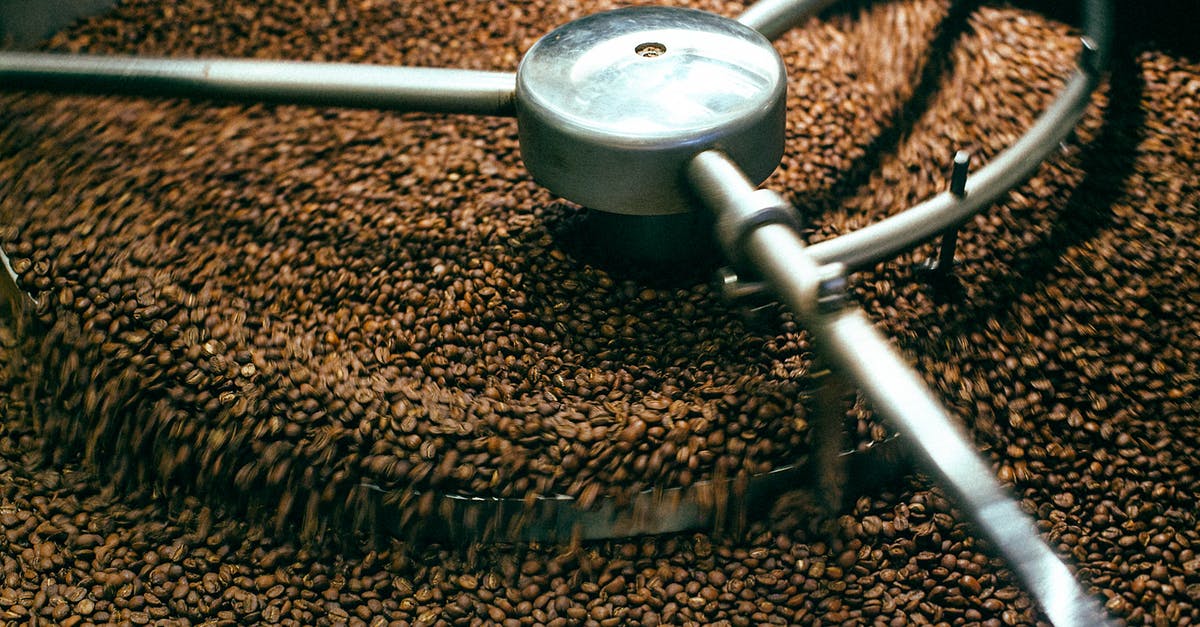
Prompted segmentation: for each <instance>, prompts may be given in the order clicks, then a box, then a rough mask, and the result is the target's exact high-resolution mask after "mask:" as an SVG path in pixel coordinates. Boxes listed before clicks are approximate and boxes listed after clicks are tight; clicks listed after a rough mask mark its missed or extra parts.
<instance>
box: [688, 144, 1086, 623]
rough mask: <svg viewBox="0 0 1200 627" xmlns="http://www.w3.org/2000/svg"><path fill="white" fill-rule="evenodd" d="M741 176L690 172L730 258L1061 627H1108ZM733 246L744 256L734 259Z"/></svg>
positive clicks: (718, 164) (933, 404)
mask: <svg viewBox="0 0 1200 627" xmlns="http://www.w3.org/2000/svg"><path fill="white" fill-rule="evenodd" d="M736 169H737V167H736V164H734V163H733V162H732V161H730V160H729V159H728V158H727V157H725V156H724V155H722V154H721V153H718V152H715V151H709V152H706V153H704V154H702V155H701V156H699V157H697V158H696V159H695V160H693V161H692V162H691V164H690V165H689V167H688V171H687V175H688V179H689V181H690V182H691V183H692V184H693V187H694V188H695V190H696V191H697V194H698V195H699V197H700V199H701V200H702V201H703V202H704V203H705V205H706V206H708V207H709V209H710V210H712V211H714V212H715V213H716V214H717V215H716V221H717V224H718V225H721V224H724V225H725V226H723V227H719V228H723V229H724V230H726V231H727V232H732V233H737V232H741V231H742V230H743V228H744V229H745V230H746V233H745V235H743V236H741V237H737V238H730V237H720V238H719V239H721V241H722V244H723V245H725V246H726V247H727V248H726V251H725V252H726V254H728V255H729V256H731V257H734V258H738V259H742V260H743V261H744V262H745V263H748V264H749V265H752V266H753V267H754V268H756V269H757V270H758V271H759V272H761V273H762V276H763V277H764V279H765V280H766V282H767V284H769V285H770V286H771V287H772V289H773V291H774V292H775V294H776V295H777V296H778V297H779V298H780V300H782V301H783V302H784V303H785V304H787V305H788V306H789V307H791V308H792V310H793V311H795V312H796V313H797V314H798V315H799V316H800V319H801V321H802V322H803V323H804V324H805V326H806V327H808V328H809V329H810V330H811V331H812V332H813V334H814V337H815V338H816V342H815V343H814V344H815V346H816V347H817V350H818V351H819V354H820V355H821V356H822V357H823V358H825V359H828V360H829V361H830V362H831V363H832V364H833V365H834V366H836V367H837V368H839V369H840V370H841V371H842V372H843V373H845V374H846V375H847V376H848V377H849V378H850V379H851V380H853V381H854V382H855V383H856V384H857V385H858V386H859V387H860V388H861V389H862V391H863V393H864V395H866V397H867V398H868V399H869V400H870V401H871V403H872V404H873V406H874V407H875V409H876V411H878V412H879V413H880V414H882V415H883V416H884V417H885V418H887V419H888V420H889V421H891V422H892V424H894V425H896V426H897V427H898V429H899V430H900V431H901V432H902V433H903V434H904V437H905V438H906V440H908V441H910V442H912V444H913V446H914V447H915V448H916V450H917V452H918V453H919V454H920V456H921V457H922V458H923V459H924V461H925V462H926V464H927V467H928V468H930V469H932V470H933V471H934V472H935V473H936V475H937V477H938V479H939V480H940V483H942V484H943V485H946V486H948V487H949V489H950V493H951V495H952V496H953V497H954V498H956V499H957V501H958V502H959V503H960V504H962V505H963V506H964V509H965V511H966V513H967V514H968V516H970V518H971V520H972V521H973V522H974V524H975V525H976V527H977V528H978V529H979V530H980V531H982V532H983V534H984V535H985V536H986V537H988V538H989V539H990V540H992V541H993V542H994V543H995V544H996V547H997V549H998V550H999V551H1000V553H1001V554H1002V555H1003V556H1004V557H1005V558H1006V559H1007V560H1008V561H1009V563H1010V564H1011V565H1012V567H1013V570H1014V571H1015V572H1016V573H1017V576H1018V577H1020V578H1021V580H1022V581H1023V582H1024V583H1025V584H1026V585H1027V586H1028V587H1029V590H1030V592H1031V593H1032V594H1033V595H1034V597H1035V598H1036V599H1037V600H1038V602H1039V603H1040V604H1041V606H1042V609H1043V610H1044V611H1045V612H1046V615H1047V616H1048V617H1049V618H1050V619H1051V620H1052V621H1053V622H1054V623H1055V624H1056V625H1102V624H1105V623H1106V620H1107V619H1106V618H1105V615H1104V614H1103V612H1102V611H1101V610H1100V608H1099V606H1098V605H1097V604H1096V602H1095V601H1094V600H1093V599H1091V598H1090V597H1088V596H1087V595H1086V594H1085V593H1084V591H1083V589H1082V588H1081V587H1080V585H1079V583H1078V582H1077V581H1076V580H1075V579H1074V577H1073V576H1072V575H1071V572H1070V570H1068V569H1067V567H1066V565H1065V564H1064V563H1063V562H1062V561H1060V560H1059V559H1058V557H1057V556H1056V555H1055V554H1054V552H1053V551H1051V550H1050V548H1049V547H1048V546H1047V545H1046V544H1045V543H1044V542H1043V541H1042V539H1041V537H1040V536H1039V535H1038V533H1037V529H1036V528H1035V527H1034V525H1033V523H1032V521H1030V519H1029V518H1028V516H1026V515H1025V514H1024V513H1023V512H1022V511H1021V509H1020V508H1019V507H1018V506H1017V504H1016V502H1015V501H1013V500H1012V499H1011V498H1010V497H1009V496H1008V494H1007V493H1006V492H1005V490H1004V489H1003V488H1002V487H1001V485H1000V483H999V482H998V481H997V480H996V479H995V477H993V476H992V473H991V471H990V470H989V469H988V467H987V465H986V464H985V463H984V462H983V460H982V459H980V457H979V455H978V454H977V453H976V451H975V448H974V446H973V445H972V444H971V440H970V438H969V437H968V436H967V434H966V433H965V432H964V431H963V430H962V428H961V427H960V426H959V425H958V424H957V423H956V422H955V421H954V419H952V418H951V417H950V415H949V414H948V413H947V412H946V410H945V409H944V408H943V407H942V406H941V404H939V403H938V401H937V400H936V399H935V398H934V397H933V394H932V393H931V392H930V391H929V390H928V388H926V386H925V384H924V382H923V381H922V380H921V378H920V376H918V375H917V373H916V372H915V371H913V369H912V368H911V367H910V366H909V365H908V364H907V363H906V362H905V361H904V359H903V358H902V357H901V356H900V355H899V353H897V352H896V351H895V349H893V348H892V347H891V345H890V344H889V343H888V342H887V340H886V339H884V337H883V336H882V335H881V334H880V333H879V332H878V331H877V330H876V329H875V327H874V326H872V325H871V323H870V321H869V320H868V319H867V317H866V315H865V314H864V313H863V312H862V311H861V310H860V309H858V308H850V307H844V306H842V307H834V308H831V309H830V308H826V307H823V306H822V304H821V303H822V301H826V300H827V299H826V298H824V296H825V295H824V294H823V292H825V291H826V290H827V288H828V287H829V286H830V285H832V284H833V283H834V282H832V281H830V280H829V275H828V273H827V272H825V269H826V268H828V266H826V267H819V266H817V264H816V263H815V262H814V260H813V258H812V256H811V255H810V254H809V250H811V249H806V248H805V246H804V244H803V242H802V241H801V239H800V236H799V234H798V233H797V231H796V230H795V229H794V228H792V227H790V226H788V225H786V224H782V223H778V222H763V221H760V220H757V218H758V217H759V216H760V215H761V206H762V203H761V200H760V198H761V192H762V191H763V190H755V189H754V187H753V185H751V184H750V183H749V181H748V180H747V179H746V178H745V176H744V175H743V176H741V177H738V176H735V175H734V174H733V171H735V170H736ZM731 222H741V223H742V224H743V225H744V227H739V226H737V225H731V224H730V223H731ZM730 245H734V246H737V247H738V248H739V249H738V250H730V249H729V246H730ZM834 278H837V277H834ZM834 302H836V301H834Z"/></svg>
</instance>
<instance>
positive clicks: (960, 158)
mask: <svg viewBox="0 0 1200 627" xmlns="http://www.w3.org/2000/svg"><path fill="white" fill-rule="evenodd" d="M970 168H971V153H969V152H967V151H965V150H960V151H958V152H956V153H954V169H953V170H952V171H951V173H950V193H951V194H952V195H953V196H954V197H955V198H957V199H959V200H962V199H963V198H965V197H966V195H967V174H968V172H969V170H970ZM961 228H962V223H959V224H956V225H954V227H953V228H951V229H950V230H948V231H946V232H945V233H943V234H942V245H941V246H939V247H938V256H937V260H936V261H934V262H933V264H931V267H930V269H931V270H933V271H934V272H935V273H937V275H939V276H942V277H945V276H948V275H949V274H950V271H951V270H953V269H954V254H955V252H956V251H957V250H958V231H959V229H961Z"/></svg>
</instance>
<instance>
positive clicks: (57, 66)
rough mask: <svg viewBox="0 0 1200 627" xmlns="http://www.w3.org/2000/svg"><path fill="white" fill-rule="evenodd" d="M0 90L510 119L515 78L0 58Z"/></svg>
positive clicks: (343, 67)
mask: <svg viewBox="0 0 1200 627" xmlns="http://www.w3.org/2000/svg"><path fill="white" fill-rule="evenodd" d="M0 85H4V87H5V88H7V89H21V88H26V89H51V90H56V91H65V92H82V93H100V94H129V95H139V96H141V95H156V96H157V95H168V96H180V97H186V98H212V99H216V100H231V101H252V102H262V101H267V102H284V103H294V104H311V105H327V106H338V107H360V108H378V109H392V110H402V111H428V112H436V113H476V114H485V115H499V116H511V115H514V114H515V111H514V97H515V91H516V75H515V74H512V73H507V72H479V71H473V70H456V69H442V68H416V67H390V66H381V65H359V64H351V63H309V62H301V61H256V60H247V59H236V60H234V59H165V58H145V57H121V56H96V55H71V54H52V53H33V52H0Z"/></svg>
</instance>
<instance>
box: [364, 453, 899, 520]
mask: <svg viewBox="0 0 1200 627" xmlns="http://www.w3.org/2000/svg"><path fill="white" fill-rule="evenodd" d="M901 439H902V438H900V437H899V436H892V437H891V438H889V439H887V440H883V441H880V442H876V443H873V444H870V445H868V446H867V447H865V448H863V449H859V450H853V451H841V452H839V453H838V462H839V463H840V464H844V465H845V466H846V467H847V468H846V473H845V476H844V480H845V483H844V484H843V485H842V486H839V487H840V488H841V489H843V490H844V491H846V492H849V493H851V494H860V493H863V492H866V491H869V490H872V489H876V488H877V487H878V485H879V484H880V483H883V482H885V481H888V480H890V479H891V478H893V477H896V476H898V475H899V474H900V473H902V472H904V471H905V470H907V469H908V468H909V464H910V463H911V460H910V458H909V456H908V454H907V451H906V450H905V447H904V446H903V445H902V443H901V441H900V440H901ZM813 461H814V460H811V459H810V460H809V461H807V462H805V463H798V464H795V465H789V466H782V467H780V468H776V469H774V470H771V471H770V472H766V473H762V474H757V475H752V476H750V477H748V478H746V479H745V481H744V483H742V482H739V481H738V480H734V479H729V478H725V479H712V480H709V481H702V482H697V483H694V484H692V485H691V486H688V487H686V488H666V489H661V488H659V489H647V490H643V491H641V492H637V493H635V494H633V495H631V496H630V497H629V499H628V500H627V501H626V502H620V501H618V500H617V499H616V498H614V497H603V498H601V499H599V500H597V501H596V503H595V504H594V505H593V506H591V507H583V506H581V505H580V504H579V499H577V498H574V497H570V496H566V495H561V494H551V495H545V496H538V497H536V498H533V499H528V500H527V499H520V498H500V497H481V496H467V495H461V494H453V493H439V494H435V500H434V504H433V507H432V511H431V513H430V515H429V517H428V518H427V519H422V520H421V521H420V522H419V523H418V527H417V528H415V529H414V528H412V527H411V526H410V524H411V521H404V520H402V519H401V518H400V515H399V513H400V512H399V511H398V510H397V509H396V508H395V507H384V508H383V509H382V510H381V513H383V515H384V516H385V517H388V518H390V519H392V520H389V521H388V523H385V524H390V526H391V527H392V529H393V530H394V531H396V532H397V534H398V535H400V536H405V535H408V534H410V533H412V532H414V531H417V532H424V533H429V534H432V535H443V536H449V537H450V538H452V539H462V540H476V541H479V540H482V541H505V542H565V541H568V540H571V539H578V540H603V539H608V538H622V537H631V536H637V535H657V534H663V533H678V532H683V531H688V530H692V529H712V528H718V529H721V528H724V529H730V528H735V527H736V526H737V525H738V522H739V519H740V518H742V517H744V516H746V515H747V514H748V513H749V512H754V511H758V510H760V509H766V508H769V506H770V504H771V503H773V502H774V501H775V500H776V499H777V498H778V497H779V495H780V494H782V493H784V492H786V491H789V490H795V489H796V488H797V486H804V485H812V481H813V479H814V477H817V476H818V475H819V474H820V469H817V468H814V467H813V466H814V463H813ZM739 486H740V487H739ZM361 487H362V488H363V489H365V490H367V492H368V494H369V495H371V496H373V497H374V498H378V499H383V500H386V499H387V497H388V496H389V495H391V496H400V494H399V493H392V492H389V491H388V490H384V489H382V488H379V487H377V486H374V485H371V484H362V485H361ZM414 498H419V495H414ZM421 526H424V528H423V529H422V528H421Z"/></svg>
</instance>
